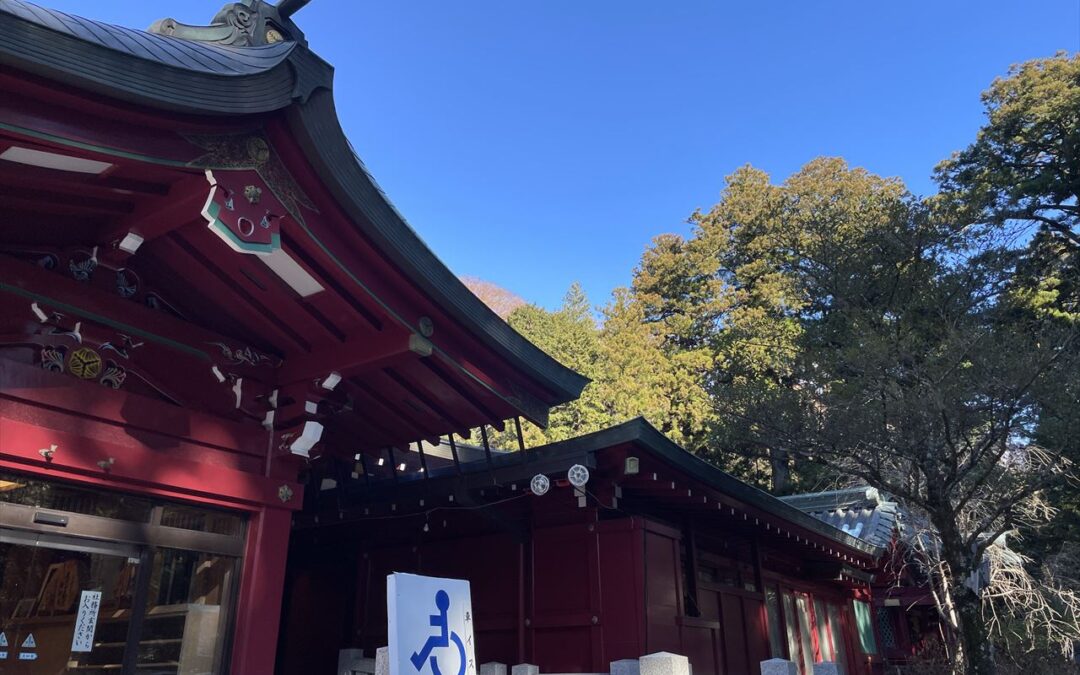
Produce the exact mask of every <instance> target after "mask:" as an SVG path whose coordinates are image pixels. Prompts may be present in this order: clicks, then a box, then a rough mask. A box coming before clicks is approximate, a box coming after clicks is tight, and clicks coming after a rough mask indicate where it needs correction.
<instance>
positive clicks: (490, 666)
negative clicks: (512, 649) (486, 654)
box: [480, 661, 506, 675]
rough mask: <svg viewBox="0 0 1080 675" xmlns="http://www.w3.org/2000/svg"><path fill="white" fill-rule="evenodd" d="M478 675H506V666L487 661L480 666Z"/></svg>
mask: <svg viewBox="0 0 1080 675" xmlns="http://www.w3.org/2000/svg"><path fill="white" fill-rule="evenodd" d="M480 675H506V664H505V663H499V662H498V661H488V662H487V663H481V664H480Z"/></svg>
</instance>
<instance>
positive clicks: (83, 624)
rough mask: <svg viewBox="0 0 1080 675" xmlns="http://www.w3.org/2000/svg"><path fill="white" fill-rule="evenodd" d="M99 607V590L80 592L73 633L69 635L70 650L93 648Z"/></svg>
mask: <svg viewBox="0 0 1080 675" xmlns="http://www.w3.org/2000/svg"><path fill="white" fill-rule="evenodd" d="M100 608H101V591H83V592H82V597H80V598H79V615H78V616H77V617H76V618H75V634H74V635H72V637H71V651H73V652H88V651H91V650H92V649H93V648H94V631H95V630H96V629H97V620H98V610H99V609H100Z"/></svg>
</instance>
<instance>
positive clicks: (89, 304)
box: [0, 256, 274, 382]
mask: <svg viewBox="0 0 1080 675" xmlns="http://www.w3.org/2000/svg"><path fill="white" fill-rule="evenodd" d="M33 302H37V303H38V304H39V306H40V307H41V308H42V309H43V310H44V311H46V312H49V311H57V312H59V313H61V314H64V315H66V316H69V317H74V318H75V320H77V321H82V320H85V321H91V322H94V323H96V324H100V325H103V326H107V327H109V328H112V329H114V330H116V331H118V332H121V333H124V334H126V335H129V336H131V337H133V338H136V339H139V340H145V341H151V342H154V343H155V344H159V345H162V346H165V347H168V348H170V349H174V350H177V351H180V352H183V353H186V354H189V355H191V356H193V357H195V358H198V359H200V360H203V361H205V362H206V364H207V368H210V366H211V365H212V364H216V363H222V364H224V363H227V359H225V358H224V357H223V355H222V352H221V350H220V348H219V347H217V346H215V345H217V344H219V343H221V344H225V345H228V346H230V347H231V348H232V349H234V350H235V349H241V348H242V347H243V346H242V345H239V344H237V341H236V340H235V339H233V338H230V337H226V336H223V335H219V334H217V333H214V332H212V331H210V330H207V329H206V328H203V327H201V326H197V325H195V324H192V323H190V322H187V321H183V320H181V319H177V318H176V317H173V316H170V315H168V314H165V313H164V312H158V311H155V310H152V309H150V308H148V307H143V306H142V305H139V304H137V303H134V302H131V301H129V300H125V299H124V298H121V297H120V296H118V295H117V296H113V295H109V294H107V293H104V292H102V291H100V290H98V289H95V288H90V287H87V286H86V285H84V284H80V283H79V282H77V281H75V280H73V279H67V278H65V277H63V276H61V275H58V274H56V273H55V272H50V271H48V270H43V269H41V268H39V267H37V266H35V265H31V264H29V263H25V262H22V261H19V260H15V259H13V258H9V257H6V256H0V307H2V308H3V309H4V311H5V312H7V313H9V314H8V315H9V316H19V315H20V313H21V314H23V315H25V316H26V317H27V318H28V319H32V318H33V314H32V313H31V311H30V305H31V303H33ZM228 367H229V370H230V371H232V372H236V373H238V374H240V375H243V376H244V377H253V378H256V379H261V380H264V381H267V382H270V381H272V380H273V371H274V367H273V364H266V365H264V366H261V367H251V366H248V365H245V364H243V363H236V364H228Z"/></svg>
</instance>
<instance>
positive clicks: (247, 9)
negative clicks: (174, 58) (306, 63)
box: [149, 0, 311, 47]
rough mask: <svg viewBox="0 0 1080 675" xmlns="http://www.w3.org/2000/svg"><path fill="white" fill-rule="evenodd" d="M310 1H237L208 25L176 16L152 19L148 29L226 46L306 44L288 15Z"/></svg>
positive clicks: (228, 5)
mask: <svg viewBox="0 0 1080 675" xmlns="http://www.w3.org/2000/svg"><path fill="white" fill-rule="evenodd" d="M310 1H311V0H281V2H279V3H278V4H277V5H272V4H270V3H269V2H266V1H265V0H240V2H230V3H229V4H227V5H225V6H224V7H222V8H221V10H220V11H219V12H218V13H217V14H215V15H214V18H213V20H212V21H211V22H210V25H209V26H192V25H188V24H185V23H180V22H179V21H177V20H176V19H161V20H159V21H155V22H154V24H153V25H152V26H150V29H149V30H150V32H151V33H157V34H158V35H168V36H172V37H176V38H180V39H182V40H192V41H196V42H211V43H214V44H218V45H224V46H229V47H261V46H263V45H269V44H273V43H275V42H287V41H292V42H299V43H300V44H302V45H307V40H306V39H305V38H304V33H303V32H302V31H301V30H300V29H299V28H297V26H296V24H295V23H293V21H292V18H291V17H292V15H293V14H295V13H296V12H298V11H300V10H301V9H302V8H303V7H304V6H305V5H307V4H308V3H309V2H310Z"/></svg>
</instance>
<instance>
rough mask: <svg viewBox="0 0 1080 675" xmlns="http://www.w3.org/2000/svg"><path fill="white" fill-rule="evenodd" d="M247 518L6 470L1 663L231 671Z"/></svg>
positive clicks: (50, 672) (177, 672) (51, 672)
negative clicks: (232, 634)
mask: <svg viewBox="0 0 1080 675" xmlns="http://www.w3.org/2000/svg"><path fill="white" fill-rule="evenodd" d="M244 530H245V523H244V518H243V517H242V516H241V515H239V514H236V513H231V512H226V511H218V510H214V509H203V508H199V507H194V506H187V505H175V504H162V503H158V504H155V503H152V502H151V501H148V500H143V499H140V498H136V497H128V496H126V495H121V494H118V493H110V492H106V491H95V490H88V489H84V488H78V487H71V486H66V485H63V484H59V483H52V482H46V481H36V480H34V479H28V478H22V477H19V476H15V475H10V474H0V673H4V675H7V674H8V673H11V674H12V675H59V674H61V673H64V674H78V675H88V674H89V673H123V674H127V675H130V674H133V673H149V674H153V675H217V674H221V673H225V672H226V664H227V663H228V658H227V657H228V635H229V633H230V627H231V622H232V616H231V615H232V607H233V604H234V602H235V595H236V588H237V583H236V579H237V575H238V573H239V564H240V554H241V553H242V552H243V547H244Z"/></svg>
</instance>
